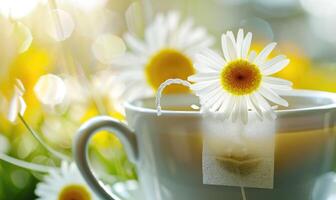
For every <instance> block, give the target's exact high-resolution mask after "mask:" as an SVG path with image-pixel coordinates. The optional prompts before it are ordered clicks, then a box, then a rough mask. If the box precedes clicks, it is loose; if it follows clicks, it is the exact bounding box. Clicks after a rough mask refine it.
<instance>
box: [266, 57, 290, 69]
mask: <svg viewBox="0 0 336 200" xmlns="http://www.w3.org/2000/svg"><path fill="white" fill-rule="evenodd" d="M285 59H286V56H284V55H278V56H276V57H274V58H272V59H270V60H268V61H266V62H265V63H261V64H260V68H261V70H263V69H266V68H268V67H271V66H272V65H275V64H276V63H278V62H281V61H283V60H285Z"/></svg>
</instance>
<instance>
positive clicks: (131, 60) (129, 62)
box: [111, 53, 147, 68]
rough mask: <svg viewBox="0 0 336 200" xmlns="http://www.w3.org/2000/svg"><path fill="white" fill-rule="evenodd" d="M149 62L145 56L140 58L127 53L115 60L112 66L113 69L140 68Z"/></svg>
mask: <svg viewBox="0 0 336 200" xmlns="http://www.w3.org/2000/svg"><path fill="white" fill-rule="evenodd" d="M146 62H147V58H146V57H144V56H138V55H136V54H133V53H125V54H124V55H122V56H118V57H115V58H113V60H112V61H111V64H112V65H113V67H129V68H134V67H136V68H138V67H139V66H141V65H142V64H145V63H146Z"/></svg>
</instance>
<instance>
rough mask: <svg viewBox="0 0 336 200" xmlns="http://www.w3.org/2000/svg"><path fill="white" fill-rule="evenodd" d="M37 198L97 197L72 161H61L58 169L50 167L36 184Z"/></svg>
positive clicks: (78, 199) (83, 199) (79, 199)
mask: <svg viewBox="0 0 336 200" xmlns="http://www.w3.org/2000/svg"><path fill="white" fill-rule="evenodd" d="M35 194H36V195H37V196H38V198H37V199H38V200H97V199H99V198H98V197H97V196H96V195H95V194H94V193H93V191H92V190H91V189H90V188H89V186H88V185H87V184H86V182H85V181H84V179H83V178H82V176H81V174H80V172H79V170H78V168H77V166H76V165H75V164H74V163H71V164H68V163H67V162H62V166H61V168H60V169H51V170H50V172H49V174H48V175H47V176H46V177H45V178H44V180H43V182H40V183H38V184H37V187H36V190H35Z"/></svg>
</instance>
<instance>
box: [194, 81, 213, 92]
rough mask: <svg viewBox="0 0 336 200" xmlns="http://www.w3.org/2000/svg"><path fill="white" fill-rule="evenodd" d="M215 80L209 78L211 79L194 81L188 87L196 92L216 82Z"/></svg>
mask: <svg viewBox="0 0 336 200" xmlns="http://www.w3.org/2000/svg"><path fill="white" fill-rule="evenodd" d="M217 82H218V80H211V81H202V82H198V83H194V84H192V85H191V86H190V89H192V90H193V91H195V92H197V91H198V90H201V89H203V88H206V87H210V86H211V85H213V84H216V83H217Z"/></svg>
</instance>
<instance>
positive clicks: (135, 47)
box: [124, 33, 146, 53]
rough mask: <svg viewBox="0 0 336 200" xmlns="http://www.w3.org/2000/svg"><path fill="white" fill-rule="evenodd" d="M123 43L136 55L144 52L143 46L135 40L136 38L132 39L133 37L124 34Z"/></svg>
mask: <svg viewBox="0 0 336 200" xmlns="http://www.w3.org/2000/svg"><path fill="white" fill-rule="evenodd" d="M124 38H125V41H126V43H127V45H128V46H129V47H130V48H131V49H132V50H133V51H135V52H138V53H142V52H146V48H145V46H144V44H143V43H142V42H141V41H140V40H139V39H137V38H136V37H134V36H133V35H131V34H129V33H126V34H125V36H124Z"/></svg>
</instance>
